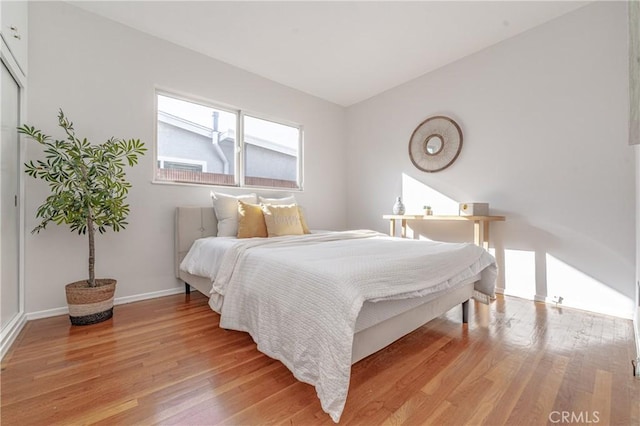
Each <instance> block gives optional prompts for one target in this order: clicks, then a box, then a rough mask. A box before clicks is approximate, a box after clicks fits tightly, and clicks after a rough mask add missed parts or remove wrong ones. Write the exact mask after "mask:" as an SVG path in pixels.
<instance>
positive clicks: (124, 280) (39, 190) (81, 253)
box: [25, 2, 346, 313]
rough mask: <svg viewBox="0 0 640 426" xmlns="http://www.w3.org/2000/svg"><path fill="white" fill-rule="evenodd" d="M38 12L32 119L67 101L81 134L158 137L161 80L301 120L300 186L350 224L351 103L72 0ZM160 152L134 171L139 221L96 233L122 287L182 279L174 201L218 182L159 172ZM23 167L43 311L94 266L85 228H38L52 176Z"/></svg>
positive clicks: (323, 216)
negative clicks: (202, 183) (174, 178)
mask: <svg viewBox="0 0 640 426" xmlns="http://www.w3.org/2000/svg"><path fill="white" fill-rule="evenodd" d="M29 23H30V24H29V29H30V34H29V35H30V38H29V65H30V67H29V68H30V70H29V71H30V75H29V98H28V108H29V110H28V117H29V124H32V125H35V126H36V127H38V128H41V129H43V130H45V131H46V132H48V133H50V132H57V128H56V114H57V110H58V108H60V107H62V108H63V109H64V111H65V113H66V114H67V115H68V117H69V118H70V119H71V120H72V121H74V123H75V124H76V130H77V132H78V134H79V135H80V136H86V137H88V138H89V139H90V140H92V141H94V142H101V141H103V140H105V139H107V138H109V137H110V136H117V137H122V138H140V139H142V140H143V141H145V142H146V143H147V146H148V147H149V148H151V147H152V144H153V138H154V89H155V87H161V88H164V89H169V90H173V91H178V92H183V93H185V94H195V95H199V96H201V97H203V98H206V99H210V100H214V101H218V102H222V103H226V104H230V105H234V106H237V107H240V108H244V109H248V110H252V111H256V112H260V113H264V114H268V115H270V116H273V117H277V118H281V119H285V120H288V121H292V122H297V123H301V124H303V125H304V130H305V164H304V173H305V190H304V192H301V193H296V197H297V198H298V201H299V202H300V203H301V204H302V205H304V206H305V208H306V215H307V218H308V221H309V224H310V225H311V226H312V227H316V228H325V229H343V228H344V227H345V225H346V189H345V188H344V184H343V183H344V182H345V180H346V177H345V170H346V166H345V160H344V155H343V154H344V144H345V137H344V135H345V115H344V109H343V108H342V107H339V106H337V105H334V104H331V103H328V102H325V101H322V100H319V99H317V98H314V97H312V96H309V95H306V94H303V93H301V92H298V91H295V90H293V89H290V88H287V87H285V86H282V85H279V84H276V83H274V82H272V81H269V80H266V79H264V78H261V77H258V76H256V75H253V74H251V73H248V72H246V71H242V70H240V69H237V68H234V67H232V66H230V65H227V64H225V63H222V62H219V61H216V60H213V59H210V58H207V57H205V56H202V55H200V54H197V53H195V52H192V51H190V50H187V49H184V48H181V47H178V46H176V45H173V44H170V43H167V42H164V41H161V40H159V39H156V38H153V37H150V36H147V35H145V34H142V33H140V32H137V31H135V30H133V29H130V28H127V27H124V26H122V25H119V24H116V23H114V22H112V21H109V20H106V19H104V18H100V17H97V16H95V15H92V14H89V13H87V12H84V11H82V10H80V9H78V8H75V7H73V6H71V5H68V4H65V3H49V2H42V3H41V2H37V3H30V5H29ZM212 42H224V40H219V41H216V40H212ZM55 134H56V135H59V133H55ZM39 156H41V150H40V147H39V146H38V145H37V144H36V143H35V142H31V143H29V145H28V150H27V159H33V158H38V157H39ZM153 161H154V159H153V155H152V154H151V152H149V153H148V154H147V155H146V156H145V157H144V158H143V159H142V161H141V163H140V164H139V165H138V166H136V167H135V168H133V169H129V171H128V173H127V175H128V177H129V178H130V180H131V182H132V184H133V189H132V190H131V192H130V197H129V202H130V205H131V215H130V217H129V223H130V225H129V227H128V228H127V229H126V230H124V231H122V232H120V233H110V234H105V235H103V236H99V237H98V241H97V246H96V251H97V265H96V272H97V275H98V276H103V277H105V276H113V277H115V278H117V279H118V288H117V292H116V297H128V296H134V295H139V294H143V293H149V292H156V291H162V290H167V289H174V288H176V287H178V286H179V285H180V284H179V283H178V281H177V280H176V279H175V278H174V271H173V215H174V208H175V206H178V205H189V204H191V205H207V204H208V203H210V199H209V192H210V189H211V188H207V187H196V186H171V185H158V184H152V183H151V177H152V174H153V173H152V170H153ZM25 179H26V216H27V217H26V227H27V229H26V233H27V236H26V259H25V269H26V273H25V283H26V300H27V306H26V310H27V312H28V313H33V312H38V311H43V310H48V309H55V308H59V307H64V306H66V302H65V299H64V284H66V283H68V282H72V281H76V280H80V279H84V278H85V277H86V275H87V273H86V262H87V260H86V257H87V248H86V238H85V237H83V236H77V235H74V234H72V233H71V232H69V230H68V228H66V227H56V226H54V225H51V226H50V227H49V228H48V229H47V230H45V231H44V232H41V233H40V234H36V235H31V234H30V233H29V231H30V230H31V229H33V227H34V226H35V225H36V224H37V223H38V222H37V221H36V219H35V210H36V208H37V206H38V205H39V204H40V203H41V202H42V200H43V199H44V198H45V197H46V195H47V194H48V192H47V187H46V185H45V184H44V183H43V182H41V181H35V180H33V179H31V178H28V179H27V178H25ZM219 190H220V191H224V189H219ZM227 192H234V191H232V190H229V191H227ZM235 192H242V191H235ZM265 194H267V195H273V194H274V193H265Z"/></svg>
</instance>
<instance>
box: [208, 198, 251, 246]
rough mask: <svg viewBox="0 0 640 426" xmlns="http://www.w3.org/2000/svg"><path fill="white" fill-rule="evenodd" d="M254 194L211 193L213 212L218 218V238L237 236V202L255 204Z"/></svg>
mask: <svg viewBox="0 0 640 426" xmlns="http://www.w3.org/2000/svg"><path fill="white" fill-rule="evenodd" d="M257 198H258V197H257V196H256V194H247V195H238V196H235V195H229V194H222V193H220V192H211V200H212V201H213V210H215V212H216V217H217V218H218V237H235V236H237V235H238V200H242V201H244V202H245V203H249V204H256V203H257V202H258V199H257Z"/></svg>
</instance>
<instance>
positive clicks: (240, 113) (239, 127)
mask: <svg viewBox="0 0 640 426" xmlns="http://www.w3.org/2000/svg"><path fill="white" fill-rule="evenodd" d="M159 95H160V96H166V97H170V98H174V99H178V100H181V101H184V102H190V103H194V104H198V105H202V106H205V107H209V108H213V109H216V110H220V111H225V112H229V113H232V114H235V115H236V134H235V156H234V162H235V167H234V170H235V176H234V182H235V183H234V184H233V185H224V184H206V183H198V182H173V181H170V180H161V179H157V178H156V176H157V171H158V161H175V162H181V163H187V164H198V165H202V171H203V172H206V168H207V167H206V162H203V161H199V160H187V159H178V158H173V157H160V156H158V96H159ZM154 107H155V108H154V123H155V127H154V140H153V155H154V161H153V183H160V184H169V185H190V186H191V185H194V186H208V187H224V188H232V187H235V188H257V189H269V190H275V191H277V190H286V191H302V190H303V177H304V174H303V165H304V151H303V149H304V131H303V126H302V125H301V124H298V123H294V122H292V121H287V120H282V119H279V118H274V117H272V116H269V115H267V114H262V113H257V112H253V111H249V110H244V109H241V108H238V107H233V106H230V105H225V104H222V103H219V102H213V101H209V100H207V99H203V98H200V97H198V96H193V95H183V94H177V93H175V92H172V91H169V90H164V89H159V88H156V90H155V92H154ZM245 116H249V117H252V118H257V119H260V120H266V121H271V122H273V123H277V124H281V125H284V126H289V127H294V128H296V129H298V150H297V167H296V183H297V187H294V188H285V187H276V186H262V185H248V184H246V183H245V172H246V169H245V164H244V157H245V156H244V149H245V142H244V118H245Z"/></svg>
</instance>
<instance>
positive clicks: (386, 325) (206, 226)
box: [175, 207, 474, 364]
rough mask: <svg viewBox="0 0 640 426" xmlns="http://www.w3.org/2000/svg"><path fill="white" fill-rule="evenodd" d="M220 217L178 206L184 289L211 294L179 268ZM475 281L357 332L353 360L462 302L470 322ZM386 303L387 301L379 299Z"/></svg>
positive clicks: (178, 255) (464, 317)
mask: <svg viewBox="0 0 640 426" xmlns="http://www.w3.org/2000/svg"><path fill="white" fill-rule="evenodd" d="M217 230H218V225H217V219H216V216H215V213H214V211H213V207H177V208H176V223H175V271H176V277H177V278H178V279H180V280H182V281H183V282H184V283H185V292H186V293H190V292H191V288H192V287H193V288H195V289H196V290H198V291H199V292H200V293H202V294H204V295H205V296H207V297H209V294H210V293H209V292H210V290H211V281H210V280H209V278H206V277H199V276H196V275H191V274H189V273H187V272H184V271H181V270H180V262H181V261H182V259H184V257H185V256H186V255H187V252H188V251H189V249H190V248H191V245H192V244H193V242H194V241H195V240H197V239H198V238H204V237H213V236H216V233H217ZM473 291H474V289H473V281H470V282H468V283H466V284H465V285H463V286H461V287H458V288H456V289H455V290H453V291H450V292H448V293H446V294H444V295H443V296H442V297H439V298H437V299H434V300H430V301H428V302H425V303H424V304H421V305H419V306H416V307H415V308H413V309H410V310H408V311H405V312H403V313H401V314H399V315H396V316H394V317H392V318H390V319H388V320H386V321H383V322H381V323H378V324H376V325H374V326H371V327H369V328H365V329H364V330H361V331H359V332H357V333H356V334H355V335H354V337H353V352H352V356H351V363H352V364H355V363H356V362H358V361H360V360H361V359H363V358H366V357H367V356H369V355H371V354H373V353H375V352H377V351H379V350H380V349H382V348H384V347H386V346H388V345H390V344H391V343H393V342H395V341H396V340H398V339H400V338H401V337H403V336H405V335H407V334H409V333H411V332H412V331H414V330H416V329H417V328H419V327H421V326H422V325H424V324H426V323H427V322H429V321H431V320H432V319H434V318H437V317H439V316H440V315H442V314H444V313H445V312H447V311H449V310H450V309H452V308H454V307H455V306H456V305H460V304H461V305H462V322H463V323H467V322H468V316H469V299H471V297H472V296H473ZM378 303H384V302H378Z"/></svg>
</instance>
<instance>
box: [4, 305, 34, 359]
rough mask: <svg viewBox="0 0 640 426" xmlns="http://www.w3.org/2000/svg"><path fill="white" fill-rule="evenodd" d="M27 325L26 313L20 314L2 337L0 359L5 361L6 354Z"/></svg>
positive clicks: (7, 327)
mask: <svg viewBox="0 0 640 426" xmlns="http://www.w3.org/2000/svg"><path fill="white" fill-rule="evenodd" d="M26 323H27V318H26V316H25V314H24V313H20V314H18V315H17V316H16V317H15V318H14V319H12V320H11V322H10V323H9V324H8V325H7V326H6V328H5V329H4V330H3V331H2V336H1V337H0V359H3V358H4V356H5V354H6V353H7V352H8V351H9V348H10V347H11V345H12V344H13V342H14V341H15V340H16V337H18V334H20V331H22V328H23V327H24V325H25V324H26Z"/></svg>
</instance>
